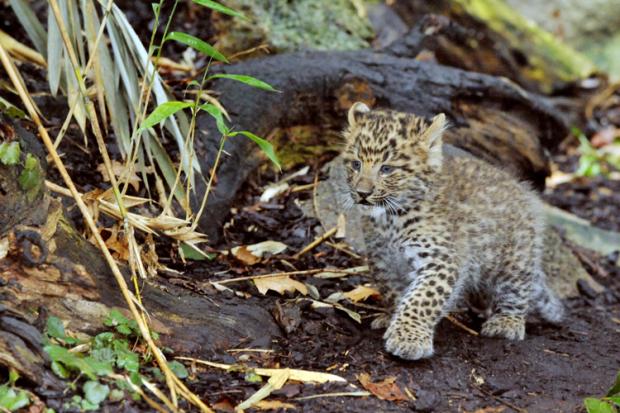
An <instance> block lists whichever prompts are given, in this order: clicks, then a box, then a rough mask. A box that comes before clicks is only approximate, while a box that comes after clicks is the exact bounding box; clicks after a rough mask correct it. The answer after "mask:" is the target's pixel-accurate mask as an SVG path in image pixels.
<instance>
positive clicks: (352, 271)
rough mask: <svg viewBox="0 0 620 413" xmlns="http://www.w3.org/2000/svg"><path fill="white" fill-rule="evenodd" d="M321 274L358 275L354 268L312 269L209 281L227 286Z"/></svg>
mask: <svg viewBox="0 0 620 413" xmlns="http://www.w3.org/2000/svg"><path fill="white" fill-rule="evenodd" d="M322 272H332V273H339V274H359V272H360V271H359V270H357V269H355V268H350V269H349V268H314V269H312V270H301V271H285V272H273V273H269V274H260V275H248V276H245V277H237V278H229V279H228V280H221V281H211V284H220V285H222V284H229V283H234V282H239V281H248V280H256V279H261V278H272V277H283V276H287V275H312V274H319V273H322Z"/></svg>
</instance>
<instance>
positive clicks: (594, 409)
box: [583, 397, 616, 413]
mask: <svg viewBox="0 0 620 413" xmlns="http://www.w3.org/2000/svg"><path fill="white" fill-rule="evenodd" d="M583 404H584V405H585V406H586V410H587V412H588V413H616V409H615V408H614V407H613V406H612V405H610V404H609V403H607V402H605V401H603V400H599V399H595V398H593V397H588V398H587V399H585V400H584V401H583Z"/></svg>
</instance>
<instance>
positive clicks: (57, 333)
mask: <svg viewBox="0 0 620 413" xmlns="http://www.w3.org/2000/svg"><path fill="white" fill-rule="evenodd" d="M45 332H46V333H47V335H48V336H50V337H53V338H59V339H64V338H65V336H66V333H65V326H64V324H63V323H62V320H61V319H60V318H58V317H54V316H50V317H48V318H47V323H46V327H45Z"/></svg>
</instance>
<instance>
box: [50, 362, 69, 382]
mask: <svg viewBox="0 0 620 413" xmlns="http://www.w3.org/2000/svg"><path fill="white" fill-rule="evenodd" d="M52 371H53V372H54V374H56V375H57V376H58V377H60V378H61V379H68V378H69V377H71V373H69V370H67V369H66V368H65V366H63V365H62V364H60V363H59V362H57V361H52Z"/></svg>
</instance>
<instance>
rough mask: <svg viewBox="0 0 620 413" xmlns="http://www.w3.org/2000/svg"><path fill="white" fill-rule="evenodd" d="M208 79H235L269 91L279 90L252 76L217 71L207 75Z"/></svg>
mask: <svg viewBox="0 0 620 413" xmlns="http://www.w3.org/2000/svg"><path fill="white" fill-rule="evenodd" d="M210 79H231V80H236V81H237V82H241V83H245V84H246V85H248V86H252V87H255V88H258V89H262V90H267V91H269V92H279V90H276V89H274V88H273V86H271V85H270V84H269V83H267V82H263V81H262V80H259V79H257V78H255V77H252V76H246V75H232V74H225V73H218V74H216V75H212V76H209V80H210Z"/></svg>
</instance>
